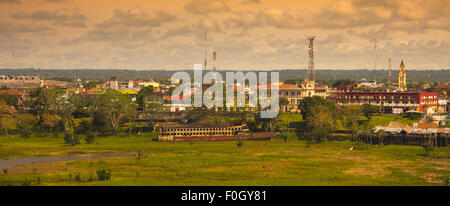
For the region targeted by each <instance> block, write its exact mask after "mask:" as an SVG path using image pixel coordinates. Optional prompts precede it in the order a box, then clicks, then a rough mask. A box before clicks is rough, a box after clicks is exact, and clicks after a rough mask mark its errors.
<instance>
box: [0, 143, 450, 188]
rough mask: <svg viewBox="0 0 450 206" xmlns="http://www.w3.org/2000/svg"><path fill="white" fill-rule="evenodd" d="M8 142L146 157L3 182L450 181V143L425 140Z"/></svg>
mask: <svg viewBox="0 0 450 206" xmlns="http://www.w3.org/2000/svg"><path fill="white" fill-rule="evenodd" d="M0 144H1V145H2V150H1V151H0V155H1V157H2V158H12V157H21V156H48V155H52V156H53V155H74V154H83V155H87V154H104V153H134V154H136V155H137V154H138V153H141V155H140V158H139V160H138V159H137V156H135V155H131V156H122V157H108V158H107V157H105V158H101V159H86V160H77V161H63V162H50V163H48V162H47V163H32V164H26V165H18V166H15V167H11V168H9V169H8V172H7V175H6V174H3V175H0V185H444V184H445V181H446V180H448V179H449V178H450V162H449V161H448V159H449V158H450V148H449V147H442V148H434V150H432V151H429V155H428V156H424V155H423V153H424V149H423V148H422V147H420V146H400V145H387V146H370V145H365V144H363V143H355V142H350V141H328V142H322V143H320V144H309V143H308V142H307V141H306V140H297V139H292V140H291V139H290V140H288V141H283V140H281V139H274V140H271V141H246V142H243V143H241V144H239V142H234V141H229V142H228V141H225V142H193V143H191V142H175V143H172V142H154V141H151V137H117V136H116V137H99V138H98V139H96V143H95V144H87V143H86V142H84V141H81V142H80V144H77V145H75V146H68V145H66V144H64V140H63V138H61V137H43V138H39V137H31V138H27V139H24V138H20V137H16V136H14V137H11V136H10V137H0ZM239 145H240V146H239ZM351 148H353V149H352V150H351ZM69 174H70V176H71V177H70V178H68V176H69ZM72 174H73V175H72ZM38 178H39V184H38ZM103 180H108V181H103Z"/></svg>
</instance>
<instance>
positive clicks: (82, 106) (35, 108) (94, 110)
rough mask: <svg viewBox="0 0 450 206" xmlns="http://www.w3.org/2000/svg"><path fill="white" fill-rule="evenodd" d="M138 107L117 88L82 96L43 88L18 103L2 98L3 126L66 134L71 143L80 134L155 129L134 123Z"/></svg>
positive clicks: (27, 133) (26, 131)
mask: <svg viewBox="0 0 450 206" xmlns="http://www.w3.org/2000/svg"><path fill="white" fill-rule="evenodd" d="M136 108H137V105H136V104H135V103H133V102H132V101H131V99H130V97H129V96H128V95H124V94H121V93H120V92H118V91H114V90H110V91H105V92H103V93H101V94H96V95H86V96H80V95H79V94H76V93H74V92H66V91H63V90H59V89H41V88H40V89H35V90H33V91H32V92H31V93H30V98H29V99H28V100H26V101H23V102H22V103H21V104H20V105H17V106H11V105H8V104H7V102H6V101H4V100H3V99H1V98H0V115H1V118H0V129H1V131H2V133H3V134H4V135H9V134H10V133H11V132H13V133H17V134H20V135H21V136H22V137H31V136H33V135H43V136H48V135H49V134H50V135H52V136H64V137H65V139H66V142H68V143H71V144H76V143H78V142H79V138H78V136H79V135H81V134H82V135H83V136H85V137H90V138H91V139H92V138H94V137H95V136H97V135H102V136H107V135H116V134H119V133H134V134H138V133H146V132H151V131H153V125H151V124H147V125H137V124H135V122H134V120H135V116H136V114H135V113H136ZM87 141H88V140H87ZM90 141H91V140H90Z"/></svg>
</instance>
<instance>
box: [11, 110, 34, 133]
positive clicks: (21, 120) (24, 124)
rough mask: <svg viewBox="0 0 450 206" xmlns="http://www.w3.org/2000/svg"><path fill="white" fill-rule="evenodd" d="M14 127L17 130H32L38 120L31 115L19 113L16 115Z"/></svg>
mask: <svg viewBox="0 0 450 206" xmlns="http://www.w3.org/2000/svg"><path fill="white" fill-rule="evenodd" d="M15 119H16V126H17V128H18V129H23V130H32V129H34V127H35V126H36V124H37V123H38V121H39V120H38V118H37V117H36V116H34V115H32V114H28V113H20V114H17V115H16V118H15Z"/></svg>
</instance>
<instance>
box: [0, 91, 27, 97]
mask: <svg viewBox="0 0 450 206" xmlns="http://www.w3.org/2000/svg"><path fill="white" fill-rule="evenodd" d="M22 94H23V92H21V91H17V90H0V95H16V96H22Z"/></svg>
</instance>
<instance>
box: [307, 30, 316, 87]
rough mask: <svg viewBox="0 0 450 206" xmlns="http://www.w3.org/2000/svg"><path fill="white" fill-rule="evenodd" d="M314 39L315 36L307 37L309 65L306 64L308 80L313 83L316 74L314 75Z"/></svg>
mask: <svg viewBox="0 0 450 206" xmlns="http://www.w3.org/2000/svg"><path fill="white" fill-rule="evenodd" d="M314 38H315V36H310V37H308V54H309V64H308V80H309V81H314V80H315V78H316V74H315V73H314V44H313V43H314Z"/></svg>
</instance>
